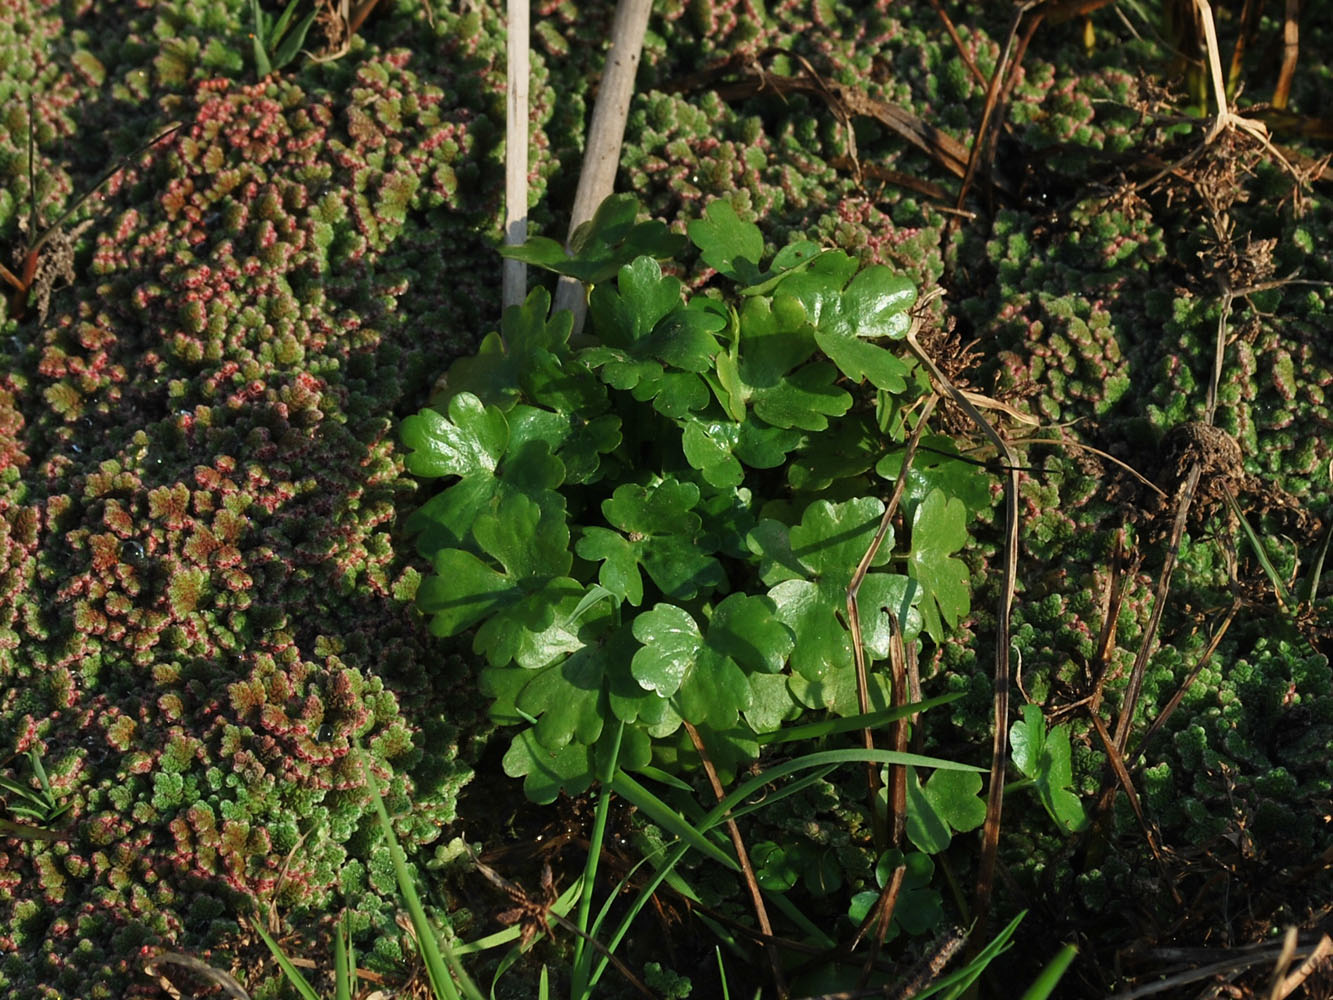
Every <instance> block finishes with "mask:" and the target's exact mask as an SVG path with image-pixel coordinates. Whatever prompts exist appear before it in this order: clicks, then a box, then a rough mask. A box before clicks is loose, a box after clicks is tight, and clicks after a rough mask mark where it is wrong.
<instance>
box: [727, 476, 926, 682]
mask: <svg viewBox="0 0 1333 1000" xmlns="http://www.w3.org/2000/svg"><path fill="white" fill-rule="evenodd" d="M883 512H884V505H883V503H881V502H880V501H879V500H878V499H876V498H874V497H861V498H859V499H857V500H849V501H847V502H845V503H841V504H831V503H829V502H828V501H826V500H817V501H815V502H814V503H812V504H810V506H809V507H807V508H806V510H805V513H804V515H803V516H802V518H801V523H800V524H799V525H796V526H794V527H792V528H790V529H787V527H786V526H785V525H783V524H781V523H780V522H776V521H771V520H765V521H760V522H759V524H757V525H756V526H755V528H754V530H752V531H751V532H750V534H749V536H748V538H747V543H748V544H749V546H750V550H751V551H752V552H753V553H754V554H755V555H757V556H759V557H760V573H761V576H762V579H763V580H764V582H765V583H769V584H773V586H772V587H771V589H770V590H769V592H768V596H769V597H770V598H772V600H773V602H774V604H775V605H776V606H777V617H778V620H779V621H781V622H783V623H784V624H786V625H787V626H788V627H789V628H790V629H791V630H792V632H793V633H794V634H796V635H797V636H800V637H801V641H800V642H799V643H798V644H797V645H796V648H795V650H794V651H793V653H792V656H791V665H792V669H793V670H794V671H796V672H798V673H800V674H801V675H802V676H803V677H804V678H805V680H807V681H809V682H811V687H810V688H809V689H808V690H809V692H810V693H809V694H808V695H807V697H808V699H809V700H807V701H806V704H807V705H809V706H810V707H812V708H814V707H821V708H831V707H832V706H833V703H834V699H833V693H834V692H835V691H836V690H838V689H839V688H840V687H845V686H846V685H845V684H843V685H839V684H838V683H837V678H836V676H835V675H836V674H837V673H838V672H839V671H852V670H853V663H852V640H851V633H850V632H849V631H848V630H847V628H846V627H845V626H844V624H843V622H842V617H843V615H845V613H846V600H847V585H848V584H849V583H850V582H851V577H852V573H853V571H854V570H855V569H856V566H857V564H858V563H859V562H860V561H861V558H862V557H863V556H864V555H865V553H866V549H867V548H868V547H869V545H870V541H871V539H872V538H873V537H874V535H875V531H876V529H877V528H878V527H879V522H880V517H881V515H882V514H883ZM892 544H893V539H892V536H890V537H888V538H886V540H885V543H884V545H882V546H881V548H880V551H879V555H878V557H877V559H876V565H880V564H882V563H883V562H884V561H885V560H887V559H888V557H889V552H890V551H891V549H892ZM919 593H920V591H919V588H918V587H917V585H916V584H915V583H913V581H912V580H910V579H908V578H907V577H905V576H901V575H898V574H891V573H876V572H871V573H867V574H866V577H865V579H864V580H863V581H862V583H861V588H860V594H859V598H858V602H859V606H860V609H861V630H862V637H863V639H864V642H865V648H866V653H867V655H869V656H871V657H872V658H876V659H884V658H886V657H887V656H888V655H889V642H890V639H891V637H892V629H891V626H890V622H889V615H888V613H887V612H889V611H891V612H892V613H893V614H894V615H896V616H897V619H898V622H899V625H900V627H901V628H902V631H903V635H904V637H905V638H907V639H912V638H915V637H916V635H917V634H918V633H919V632H920V630H921V615H920V612H919V611H918V610H917V608H916V606H915V605H916V603H917V600H918V595H919ZM824 688H827V690H824ZM816 699H817V700H816Z"/></svg>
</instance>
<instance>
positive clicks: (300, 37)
mask: <svg viewBox="0 0 1333 1000" xmlns="http://www.w3.org/2000/svg"><path fill="white" fill-rule="evenodd" d="M318 13H319V11H318V10H312V11H311V12H310V13H309V14H307V15H306V16H305V17H303V18H301V21H300V23H299V24H297V26H296V29H295V30H294V31H292V33H291V34H289V35H288V36H287V37H286V38H284V39H283V40H282V43H281V44H280V45H279V46H278V50H277V51H276V52H274V53H273V65H274V66H276V67H278V68H281V67H283V66H286V65H287V64H288V63H289V62H291V61H292V60H293V59H295V58H296V54H297V53H298V52H300V51H301V46H302V45H304V44H305V36H306V35H308V34H309V33H310V26H311V25H312V24H314V23H315V15H316V14H318Z"/></svg>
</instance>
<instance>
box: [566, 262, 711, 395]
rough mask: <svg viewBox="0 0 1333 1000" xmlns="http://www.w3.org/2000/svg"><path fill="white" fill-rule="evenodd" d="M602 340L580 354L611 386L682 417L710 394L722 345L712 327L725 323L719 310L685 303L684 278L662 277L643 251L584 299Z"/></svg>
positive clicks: (658, 269)
mask: <svg viewBox="0 0 1333 1000" xmlns="http://www.w3.org/2000/svg"><path fill="white" fill-rule="evenodd" d="M589 311H590V314H591V316H592V319H593V326H594V327H595V328H596V330H597V333H598V336H599V337H600V338H601V341H602V345H601V346H598V347H594V348H590V349H588V350H585V351H583V352H581V354H580V356H579V357H580V360H581V362H583V363H586V364H587V365H589V366H590V367H593V368H600V369H601V377H602V379H603V381H605V382H606V384H607V385H609V386H611V387H612V388H614V389H627V390H631V391H632V392H633V395H634V398H635V399H636V400H638V401H640V402H647V401H648V400H652V401H653V405H654V407H655V408H656V409H657V410H658V412H660V413H663V414H665V415H666V416H669V417H682V416H684V415H686V414H687V413H690V412H692V411H695V410H701V409H703V408H704V407H705V406H706V405H707V404H708V400H709V393H708V386H707V383H706V382H705V381H704V380H703V379H702V378H701V377H700V375H699V373H702V372H709V371H711V370H712V367H713V356H714V355H715V354H717V353H718V351H719V350H721V347H720V345H719V344H718V342H717V338H716V337H714V336H713V334H714V333H716V332H717V331H719V330H721V329H722V328H723V327H724V326H725V325H726V319H725V317H723V316H722V315H720V314H719V313H718V312H717V311H716V310H714V309H711V308H704V307H701V306H686V305H685V304H684V302H683V301H682V300H681V284H680V282H679V281H678V280H677V279H676V278H673V277H668V276H664V275H663V274H662V269H661V268H660V267H659V266H658V264H657V261H655V260H653V259H652V258H651V257H640V258H638V259H637V260H635V261H634V262H633V263H631V264H627V265H626V266H625V267H622V268H621V269H620V275H619V279H618V280H617V282H616V285H615V287H614V288H613V287H611V286H610V285H599V286H597V287H596V288H595V289H593V293H592V297H591V300H590V303H589Z"/></svg>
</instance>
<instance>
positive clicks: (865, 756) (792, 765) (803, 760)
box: [699, 747, 986, 832]
mask: <svg viewBox="0 0 1333 1000" xmlns="http://www.w3.org/2000/svg"><path fill="white" fill-rule="evenodd" d="M865 762H869V763H872V764H906V765H907V766H909V767H933V768H937V769H939V770H941V771H976V772H979V773H984V772H985V771H986V768H984V767H976V766H975V765H973V764H959V763H955V762H954V761H951V760H941V759H939V758H938V757H925V756H922V755H921V754H915V753H898V752H897V751H896V750H868V749H865V748H863V747H861V748H853V749H847V750H821V751H820V752H818V753H812V754H806V755H805V756H804V757H798V758H796V759H795V760H789V761H784V762H783V763H781V764H779V765H777V766H776V767H770V768H769V769H768V770H767V771H763V772H761V773H760V774H758V775H756V776H755V777H753V778H751V779H750V780H749V781H746V782H744V783H743V784H741V785H740V786H739V787H737V788H735V789H733V790H732V791H731V792H729V793H728V794H727V795H726V797H725V798H723V799H722V801H721V802H719V803H718V804H717V805H716V806H715V807H714V808H713V810H712V811H711V812H710V813H709V814H708V815H707V816H706V817H705V818H704V820H703V821H702V822H701V823H700V826H699V829H700V830H701V831H704V832H707V831H708V830H711V829H712V828H713V827H715V826H717V825H718V824H719V823H722V822H725V821H726V820H727V819H728V818H730V817H731V815H732V810H733V809H736V808H737V807H738V806H739V805H740V804H741V803H742V802H744V801H745V800H746V799H748V798H749V797H750V796H751V795H753V794H754V793H755V792H757V791H759V789H761V788H763V787H764V786H765V785H767V784H771V783H772V782H774V781H776V780H777V779H779V778H785V777H786V776H787V775H789V774H794V773H795V772H797V771H803V770H808V769H810V768H812V767H823V766H824V765H826V764H856V763H865Z"/></svg>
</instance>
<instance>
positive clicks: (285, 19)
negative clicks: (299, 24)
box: [268, 0, 301, 43]
mask: <svg viewBox="0 0 1333 1000" xmlns="http://www.w3.org/2000/svg"><path fill="white" fill-rule="evenodd" d="M300 3H301V0H289V2H288V4H287V6H286V7H285V8H283V11H282V13H281V14H280V15H278V23H277V24H275V25H273V31H272V32H271V33H270V34H269V36H268V41H269V42H270V43H275V42H277V41H278V40H279V39H281V38H282V36H283V34H284V33H285V32H286V31H287V25H289V24H291V23H292V15H294V14H295V13H296V8H297V6H298V5H299V4H300Z"/></svg>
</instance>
